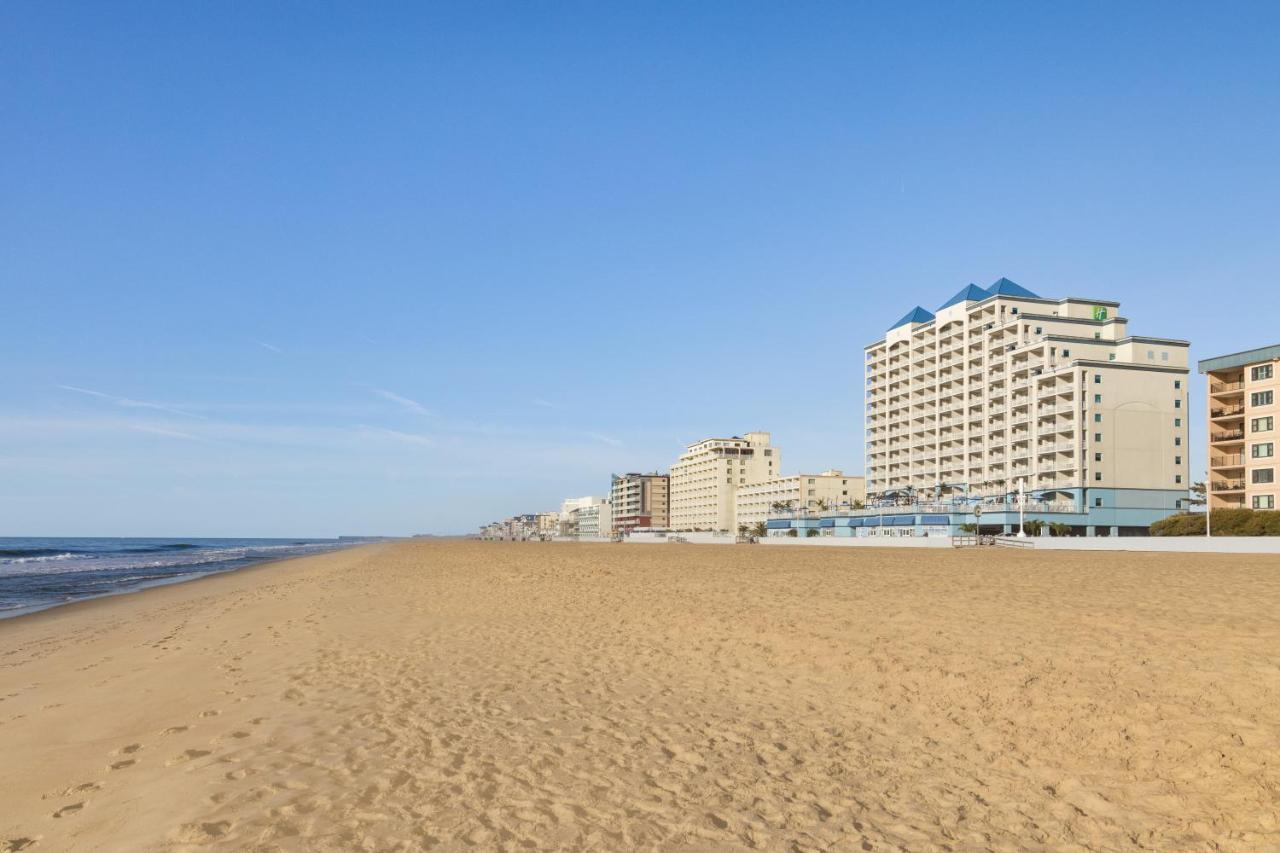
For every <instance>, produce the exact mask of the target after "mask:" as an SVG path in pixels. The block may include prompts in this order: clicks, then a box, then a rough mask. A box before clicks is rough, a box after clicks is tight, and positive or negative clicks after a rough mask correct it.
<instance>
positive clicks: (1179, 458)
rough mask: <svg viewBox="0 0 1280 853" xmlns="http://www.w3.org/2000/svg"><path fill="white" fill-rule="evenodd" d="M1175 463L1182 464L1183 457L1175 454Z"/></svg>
mask: <svg viewBox="0 0 1280 853" xmlns="http://www.w3.org/2000/svg"><path fill="white" fill-rule="evenodd" d="M1173 464H1174V465H1181V464H1182V457H1181V456H1175V457H1173Z"/></svg>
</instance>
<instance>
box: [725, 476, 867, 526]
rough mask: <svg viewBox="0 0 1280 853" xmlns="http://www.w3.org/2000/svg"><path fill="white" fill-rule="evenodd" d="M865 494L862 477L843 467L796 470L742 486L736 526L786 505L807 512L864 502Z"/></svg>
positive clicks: (750, 523)
mask: <svg viewBox="0 0 1280 853" xmlns="http://www.w3.org/2000/svg"><path fill="white" fill-rule="evenodd" d="M866 496H867V493H866V486H865V483H864V478H862V477H852V476H849V475H847V474H845V473H844V472H842V471H823V472H822V473H821V474H793V475H791V476H789V477H773V478H771V479H768V480H762V481H760V482H758V483H747V484H746V485H743V486H739V487H738V491H737V493H736V494H735V495H734V515H735V518H736V521H737V527H739V528H740V527H742V525H744V524H745V525H746V526H747V527H752V526H754V525H755V524H756V523H757V522H761V521H767V520H768V518H769V516H770V515H771V514H775V515H776V514H777V513H778V512H779V511H780V510H782V509H783V508H786V509H790V510H803V511H805V512H820V511H825V510H835V509H841V508H844V509H850V508H853V507H855V506H861V505H862V502H863V501H864V500H865V499H866Z"/></svg>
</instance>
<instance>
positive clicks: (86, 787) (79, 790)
mask: <svg viewBox="0 0 1280 853" xmlns="http://www.w3.org/2000/svg"><path fill="white" fill-rule="evenodd" d="M101 788H102V785H101V783H98V782H85V783H84V784H82V785H73V786H71V787H70V788H63V789H62V790H61V791H58V792H56V793H53V794H45V795H44V797H43V798H42V799H46V800H47V799H49V798H50V797H70V796H71V795H72V794H87V793H88V792H90V791H97V790H100V789H101Z"/></svg>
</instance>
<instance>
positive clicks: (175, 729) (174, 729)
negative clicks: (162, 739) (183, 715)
mask: <svg viewBox="0 0 1280 853" xmlns="http://www.w3.org/2000/svg"><path fill="white" fill-rule="evenodd" d="M189 728H191V726H170V727H169V728H167V729H165V730H164V731H162V732H161V733H160V734H162V735H178V734H182V733H183V732H185V731H186V730H187V729H189Z"/></svg>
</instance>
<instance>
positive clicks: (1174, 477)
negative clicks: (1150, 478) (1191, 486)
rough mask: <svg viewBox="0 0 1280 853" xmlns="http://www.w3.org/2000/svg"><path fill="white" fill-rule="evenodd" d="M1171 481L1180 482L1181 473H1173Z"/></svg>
mask: <svg viewBox="0 0 1280 853" xmlns="http://www.w3.org/2000/svg"><path fill="white" fill-rule="evenodd" d="M1173 482H1175V483H1181V482H1182V475H1181V474H1174V475H1173Z"/></svg>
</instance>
